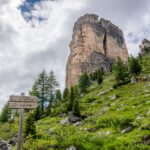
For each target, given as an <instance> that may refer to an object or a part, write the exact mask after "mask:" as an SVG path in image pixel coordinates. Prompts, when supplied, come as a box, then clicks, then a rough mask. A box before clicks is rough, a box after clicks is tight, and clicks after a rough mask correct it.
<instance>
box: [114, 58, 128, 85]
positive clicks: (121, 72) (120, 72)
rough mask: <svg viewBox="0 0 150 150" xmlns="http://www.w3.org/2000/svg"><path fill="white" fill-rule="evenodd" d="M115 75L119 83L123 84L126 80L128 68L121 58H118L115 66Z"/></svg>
mask: <svg viewBox="0 0 150 150" xmlns="http://www.w3.org/2000/svg"><path fill="white" fill-rule="evenodd" d="M114 75H115V80H116V82H117V83H120V82H123V81H124V80H125V78H126V67H125V65H124V64H123V63H122V61H121V59H120V57H118V58H117V60H116V62H115V65H114Z"/></svg>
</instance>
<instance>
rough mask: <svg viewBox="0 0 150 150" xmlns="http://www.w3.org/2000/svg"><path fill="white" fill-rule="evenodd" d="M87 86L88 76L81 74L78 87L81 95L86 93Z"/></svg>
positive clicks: (88, 84)
mask: <svg viewBox="0 0 150 150" xmlns="http://www.w3.org/2000/svg"><path fill="white" fill-rule="evenodd" d="M89 86H90V78H89V75H88V74H87V73H83V74H82V75H81V76H80V79H79V87H80V90H81V93H85V92H87V88H88V87H89Z"/></svg>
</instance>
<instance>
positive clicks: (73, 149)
mask: <svg viewBox="0 0 150 150" xmlns="http://www.w3.org/2000/svg"><path fill="white" fill-rule="evenodd" d="M66 150H77V149H76V147H75V146H70V147H69V148H67V149H66Z"/></svg>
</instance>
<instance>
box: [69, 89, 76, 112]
mask: <svg viewBox="0 0 150 150" xmlns="http://www.w3.org/2000/svg"><path fill="white" fill-rule="evenodd" d="M74 100H75V93H74V87H71V90H70V97H69V103H68V107H67V111H72V109H73V104H74Z"/></svg>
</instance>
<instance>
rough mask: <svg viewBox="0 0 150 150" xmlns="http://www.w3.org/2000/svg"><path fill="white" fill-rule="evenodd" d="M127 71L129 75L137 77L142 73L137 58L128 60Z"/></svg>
mask: <svg viewBox="0 0 150 150" xmlns="http://www.w3.org/2000/svg"><path fill="white" fill-rule="evenodd" d="M129 71H130V74H133V75H137V74H139V73H140V72H141V71H142V67H141V65H140V63H139V61H138V59H137V58H134V57H133V56H131V57H130V58H129Z"/></svg>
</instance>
